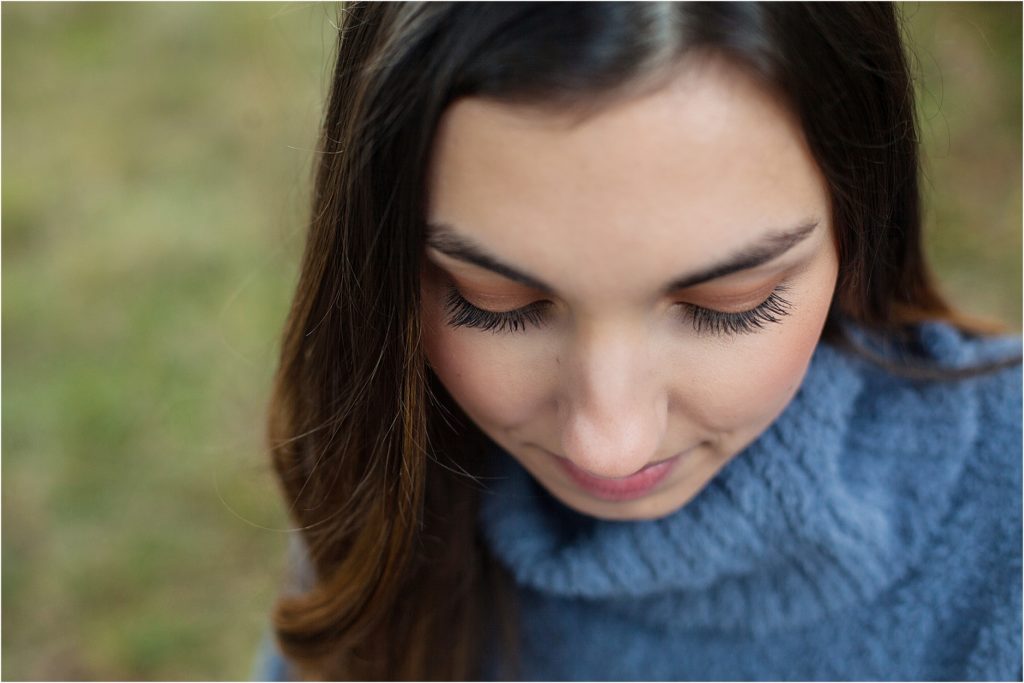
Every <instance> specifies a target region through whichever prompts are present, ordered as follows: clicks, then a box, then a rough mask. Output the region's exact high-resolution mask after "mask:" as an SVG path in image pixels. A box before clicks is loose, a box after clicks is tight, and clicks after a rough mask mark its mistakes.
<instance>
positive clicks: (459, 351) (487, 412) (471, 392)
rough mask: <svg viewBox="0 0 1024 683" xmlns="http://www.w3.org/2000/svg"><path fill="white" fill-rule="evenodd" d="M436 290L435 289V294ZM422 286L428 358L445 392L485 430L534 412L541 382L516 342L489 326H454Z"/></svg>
mask: <svg viewBox="0 0 1024 683" xmlns="http://www.w3.org/2000/svg"><path fill="white" fill-rule="evenodd" d="M434 296H436V295H434ZM430 297H431V292H430V290H429V289H428V288H424V299H423V301H424V303H423V305H422V308H421V313H422V320H423V338H422V339H423V346H424V351H425V353H426V355H427V360H428V361H429V362H430V365H431V367H432V368H433V369H434V372H435V374H437V377H438V379H440V380H441V383H442V384H443V385H444V387H445V389H447V390H448V393H449V394H451V396H452V398H453V399H454V400H455V401H456V403H458V404H459V407H461V408H462V410H463V411H465V413H466V414H467V415H468V416H469V417H470V418H472V419H473V420H474V422H476V423H477V425H479V426H480V427H481V428H482V429H483V430H484V431H485V432H491V431H492V430H496V429H511V428H515V427H516V426H517V425H519V424H521V423H523V422H526V421H527V420H529V418H530V416H531V415H534V414H536V412H537V409H538V405H539V403H540V401H541V397H542V395H543V388H542V387H540V386H538V384H537V382H536V378H537V375H536V373H535V372H531V371H530V366H531V363H533V364H534V366H535V362H534V361H533V360H531V359H528V358H525V357H524V354H523V353H522V351H521V350H517V349H516V348H515V344H514V343H511V344H510V343H505V338H504V337H501V336H498V335H494V334H492V333H490V332H485V331H480V330H476V329H470V328H464V327H461V328H453V327H451V326H450V325H448V324H447V323H445V312H444V310H443V308H442V306H441V305H440V303H439V301H438V300H437V299H433V298H430Z"/></svg>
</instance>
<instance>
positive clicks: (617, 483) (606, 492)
mask: <svg viewBox="0 0 1024 683" xmlns="http://www.w3.org/2000/svg"><path fill="white" fill-rule="evenodd" d="M691 450H693V449H692V448H691V449H687V450H685V451H681V452H679V453H677V454H676V455H674V456H672V457H671V458H668V459H667V460H660V461H658V462H652V463H651V464H649V465H647V466H645V467H644V468H643V469H640V470H638V471H636V472H634V473H633V474H631V475H629V476H628V477H614V478H612V477H600V476H597V475H595V474H591V473H590V472H587V471H586V470H583V469H580V468H579V467H577V466H576V465H575V464H573V463H572V461H571V460H569V459H568V458H563V457H561V456H557V455H554V454H552V453H549V455H551V457H553V458H554V459H555V460H556V461H557V462H558V465H559V466H560V467H561V468H562V470H563V471H564V472H565V473H566V474H568V475H569V478H570V479H572V481H573V482H574V483H575V484H576V485H577V486H578V487H579V488H581V489H582V490H584V491H586V492H587V493H589V494H590V495H592V496H594V497H596V498H600V499H602V500H607V501H624V500H633V499H635V498H641V497H643V496H645V495H647V494H648V493H650V492H651V491H652V490H654V488H655V487H656V486H657V485H658V483H659V482H661V481H662V480H663V479H665V477H667V476H668V475H669V474H670V473H671V472H672V470H673V469H675V467H676V465H677V463H679V461H680V460H682V459H683V456H685V455H686V454H687V453H689V452H690V451H691ZM546 452H547V451H546Z"/></svg>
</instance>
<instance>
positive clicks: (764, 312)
mask: <svg viewBox="0 0 1024 683" xmlns="http://www.w3.org/2000/svg"><path fill="white" fill-rule="evenodd" d="M787 289H788V288H787V287H786V285H785V284H780V285H779V286H777V287H776V288H775V289H774V290H772V293H771V294H769V295H768V298H767V299H765V300H764V301H762V302H761V303H759V304H758V305H757V306H754V307H753V308H752V309H750V310H749V311H740V312H738V313H727V312H725V311H716V310H714V309H712V308H705V307H703V306H697V305H696V304H687V303H681V304H679V305H680V306H683V308H685V309H686V311H687V313H688V314H689V318H690V320H691V321H692V323H693V329H694V330H695V331H696V332H697V333H698V334H703V333H707V334H713V335H719V336H726V335H733V334H748V333H750V332H754V331H756V330H760V329H763V328H764V326H765V325H766V324H767V323H779V322H782V318H783V317H784V316H787V315H789V309H790V308H791V306H792V304H790V302H789V301H787V300H786V299H784V298H782V296H781V293H782V292H785V291H787ZM549 304H550V302H547V301H538V302H535V303H532V304H529V305H528V306H524V307H523V308H517V309H515V310H513V311H503V312H500V313H495V312H494V311H485V310H482V309H480V308H477V307H476V306H474V305H473V304H471V303H469V302H468V301H467V300H466V299H465V297H463V296H462V295H461V294H460V293H459V290H458V289H456V288H455V286H454V285H449V287H448V296H447V298H446V299H445V308H446V309H447V310H448V313H449V316H450V317H449V318H448V324H449V325H451V326H452V327H475V328H479V329H481V330H484V331H489V332H494V333H495V334H508V333H512V332H522V331H525V330H526V326H527V325H534V326H535V327H541V326H542V325H543V324H544V322H545V318H544V311H545V309H546V308H547V307H548V305H549Z"/></svg>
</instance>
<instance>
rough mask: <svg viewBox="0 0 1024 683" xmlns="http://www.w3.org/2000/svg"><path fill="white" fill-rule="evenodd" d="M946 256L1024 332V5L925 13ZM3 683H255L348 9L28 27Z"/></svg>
mask: <svg viewBox="0 0 1024 683" xmlns="http://www.w3.org/2000/svg"><path fill="white" fill-rule="evenodd" d="M902 9H903V12H904V14H905V16H906V19H907V22H908V27H909V29H910V49H911V51H912V53H913V55H914V58H913V61H914V68H915V70H916V72H917V75H918V77H919V83H918V86H919V88H918V93H919V100H920V108H921V121H922V134H923V139H924V143H925V155H926V159H925V163H926V178H927V180H926V184H925V191H926V198H927V235H928V251H929V253H930V254H931V256H932V257H933V260H934V263H935V266H936V269H937V271H938V273H939V275H940V278H941V281H942V283H943V286H944V288H945V290H946V291H947V292H948V293H949V294H950V296H951V298H952V299H953V300H954V301H955V302H957V303H958V304H960V305H961V306H962V307H963V308H964V309H966V310H967V311H969V312H972V313H975V314H979V315H986V316H990V317H994V318H996V319H999V320H1002V321H1003V322H1005V323H1006V325H1007V326H1008V329H1009V330H1011V331H1014V332H1019V331H1020V329H1021V254H1022V251H1021V248H1022V247H1021V232H1022V230H1021V5H1020V4H1018V3H999V4H981V3H965V4H957V3H952V4H918V3H906V4H903V5H902ZM0 12H2V17H0V26H2V101H3V112H2V117H3V118H2V142H3V146H2V221H3V223H2V254H3V259H2V307H3V308H2V322H3V331H4V332H5V333H6V334H5V335H4V338H3V347H2V351H3V360H2V377H3V381H2V390H3V397H4V398H5V399H6V400H4V402H3V411H2V448H3V479H2V481H3V485H2V519H3V529H2V551H3V564H2V575H3V585H2V590H3V614H2V620H3V623H2V627H3V628H2V654H3V658H2V670H0V677H2V678H4V679H197V678H199V679H244V678H246V677H247V676H248V675H249V672H250V669H251V666H252V662H253V657H254V655H255V651H256V647H257V643H258V640H259V637H260V635H261V634H262V633H263V631H264V629H265V628H266V627H267V624H268V621H267V620H268V614H269V610H270V606H271V603H272V601H273V599H274V596H275V594H276V590H277V582H278V578H279V575H280V573H281V571H282V569H283V566H284V562H283V552H284V547H285V542H286V536H287V534H286V533H285V531H284V530H285V529H286V528H287V527H288V526H289V525H288V520H287V519H286V517H285V514H284V508H283V506H282V504H281V503H280V501H279V500H278V491H277V488H276V484H275V482H274V479H273V477H272V476H271V474H270V470H269V466H268V460H267V456H266V454H265V450H264V444H263V429H264V428H263V411H264V407H265V402H266V398H267V394H268V390H269V386H270V379H271V376H272V373H273V370H274V363H275V354H276V348H277V335H278V332H279V329H280V326H281V325H282V323H283V320H284V316H285V313H286V310H287V306H288V302H289V298H290V295H291V289H292V287H293V286H294V283H295V278H296V273H297V265H298V258H299V254H300V253H301V249H302V240H303V224H304V220H305V215H306V207H307V194H308V188H309V180H310V168H311V164H312V159H313V152H312V148H313V147H314V145H315V140H316V134H317V124H318V120H319V117H320V107H321V105H322V103H323V100H324V98H325V95H326V92H327V86H328V83H329V74H330V67H331V64H330V60H331V58H332V56H333V50H334V41H335V29H334V27H333V25H332V24H333V22H335V21H336V16H337V8H336V6H334V5H322V4H286V5H285V4H234V3H232V4H216V5H212V4H192V3H185V4H148V3H147V4H103V3H96V4H93V3H90V4H75V5H66V4H50V3H46V4H21V3H15V4H11V3H4V4H3V6H2V8H0Z"/></svg>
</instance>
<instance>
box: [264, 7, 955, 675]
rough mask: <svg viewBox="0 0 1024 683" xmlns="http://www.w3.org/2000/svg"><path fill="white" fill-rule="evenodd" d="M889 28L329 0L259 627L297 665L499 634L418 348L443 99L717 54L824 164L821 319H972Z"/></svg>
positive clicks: (362, 659) (867, 21)
mask: <svg viewBox="0 0 1024 683" xmlns="http://www.w3.org/2000/svg"><path fill="white" fill-rule="evenodd" d="M900 31H901V29H900V24H899V21H898V16H897V9H896V7H895V6H894V5H893V4H889V3H865V4H860V3H841V4H823V5H819V4H814V3H808V4H803V3H778V4H774V3H770V4H763V5H762V4H757V3H751V4H748V3H726V4H717V3H695V4H677V3H621V4H620V3H614V2H611V3H603V2H602V3H594V4H591V3H584V2H562V3H493V4H491V3H479V4H478V3H433V2H429V3H350V4H345V5H344V6H343V8H342V11H341V15H340V21H339V33H338V37H339V45H338V53H337V62H336V67H335V69H334V75H333V83H332V87H331V93H330V98H329V101H328V103H327V107H326V112H325V117H324V121H323V130H322V136H321V139H320V144H319V154H318V156H317V159H318V166H317V168H316V180H315V190H314V196H313V205H312V216H311V220H310V223H309V233H308V240H307V245H306V250H305V255H304V257H303V262H302V268H301V274H300V278H299V282H298V285H297V288H296V291H295V296H294V301H293V303H292V308H291V312H290V315H289V317H288V320H287V323H286V326H285V328H284V334H283V338H282V349H281V356H280V365H279V368H278V371H277V375H276V383H275V386H274V391H273V395H272V401H271V406H270V412H269V430H268V434H269V446H270V449H271V453H272V457H273V463H274V466H275V469H276V473H277V475H278V476H279V479H280V482H281V486H282V490H283V494H284V497H285V500H286V501H287V504H288V505H289V512H290V514H291V516H292V518H293V519H294V521H295V522H296V523H297V525H298V527H299V528H300V529H301V534H302V539H303V541H304V543H305V546H306V547H307V548H308V554H309V558H310V563H311V568H312V576H311V580H310V585H309V586H307V590H304V591H302V592H300V593H298V594H286V595H282V596H281V597H280V599H279V600H278V602H277V604H276V606H275V611H274V623H275V628H276V635H277V638H278V642H279V645H280V647H281V648H282V650H283V652H284V653H286V655H287V656H288V657H289V659H290V660H292V661H293V662H294V663H295V664H296V665H297V666H298V667H299V668H300V669H301V671H302V673H303V675H304V676H306V677H309V678H335V679H348V678H358V679H463V678H474V677H478V676H480V675H481V672H482V669H481V668H480V666H481V663H482V656H483V652H485V651H490V652H491V654H494V655H496V654H497V650H493V651H491V650H492V649H493V648H494V647H495V644H496V643H498V642H501V643H504V644H505V645H504V649H503V651H504V652H506V653H508V654H512V653H514V649H515V647H514V637H515V612H514V603H513V602H512V601H511V599H510V597H511V589H510V587H509V584H508V577H507V576H505V574H504V572H503V571H502V570H501V568H500V567H498V566H497V565H496V564H495V563H494V561H493V560H492V559H491V557H490V556H489V555H488V554H487V553H486V552H485V551H484V550H483V547H482V544H481V542H480V539H479V538H478V537H477V536H476V531H475V529H476V526H475V516H476V505H477V497H478V490H477V487H476V486H475V485H474V481H473V478H472V477H471V476H466V473H469V474H473V473H475V472H477V471H478V463H477V461H478V459H479V456H480V453H481V449H482V448H483V447H484V444H485V442H486V438H485V437H484V436H483V435H482V434H481V433H480V432H479V430H478V429H477V428H476V427H475V426H474V425H473V423H472V422H471V421H470V420H469V419H468V418H466V416H465V415H464V414H463V413H462V412H461V411H460V410H459V408H458V406H457V405H455V404H454V402H453V401H452V400H451V398H450V396H448V395H447V393H446V392H445V391H444V389H443V387H441V386H440V384H439V383H438V382H437V381H436V378H435V377H434V376H433V375H432V373H431V371H430V370H429V368H428V367H427V365H426V362H425V359H424V355H423V352H422V349H421V346H420V343H419V340H420V321H419V315H418V310H419V309H418V307H419V301H418V295H419V278H420V273H419V264H420V259H421V255H422V250H423V242H424V220H425V216H424V207H425V204H426V201H425V200H426V197H425V189H424V188H425V187H426V183H425V174H426V169H427V167H428V163H429V156H430V151H431V146H432V142H433V137H434V131H435V128H436V126H437V123H438V120H439V118H440V117H441V115H442V113H443V111H444V110H445V108H446V107H447V106H448V105H449V104H450V103H451V102H452V101H453V100H454V99H456V98H459V97H467V96H474V97H485V98H491V99H494V100H498V101H502V102H507V103H517V104H529V105H533V106H537V107H550V108H553V109H558V110H566V109H576V110H578V112H579V114H580V115H581V116H587V115H589V114H590V113H591V112H594V111H596V110H598V109H599V108H600V107H601V106H602V105H603V104H604V103H606V102H610V101H612V100H614V99H616V98H621V97H625V96H628V95H629V94H630V93H633V92H636V91H637V90H638V89H641V88H650V87H656V86H657V84H658V82H659V78H661V77H663V76H665V75H667V74H668V73H669V72H670V71H671V67H672V66H673V65H675V64H677V63H678V62H679V60H680V59H682V58H684V57H686V56H687V55H691V54H695V53H696V52H698V51H706V52H712V53H715V54H718V55H721V56H724V57H726V58H728V59H730V60H733V61H735V62H736V63H738V64H740V65H742V66H743V67H745V68H746V69H748V70H749V72H750V73H752V74H754V75H755V76H756V77H757V78H758V79H760V81H761V82H762V83H763V84H764V85H765V87H767V88H770V89H772V90H773V91H774V92H776V93H778V94H779V95H780V96H781V97H783V98H784V101H786V102H787V103H788V104H789V107H790V108H791V110H792V111H793V112H794V114H795V115H796V116H797V118H798V120H799V121H800V123H801V125H802V128H803V131H804V133H805V135H806V139H807V142H808V144H809V146H810V149H811V151H812V153H813V155H814V157H815V159H816V161H817V163H818V165H819V166H820V168H821V171H822V172H823V174H824V176H825V178H826V179H827V183H828V190H829V194H830V200H831V207H832V224H833V225H834V226H835V231H836V237H837V243H838V249H839V258H840V278H839V283H838V287H837V290H836V294H835V298H834V300H833V306H832V311H831V313H830V317H829V321H828V323H827V324H826V328H825V335H826V336H827V337H829V338H832V339H834V340H838V341H843V340H844V339H845V340H846V342H847V343H848V342H849V339H848V338H847V337H846V336H845V335H844V332H843V329H844V328H843V325H844V323H845V322H853V323H856V324H858V325H860V326H862V327H864V328H867V329H873V330H877V331H879V332H881V333H888V334H893V335H898V334H901V333H902V332H903V331H904V330H906V329H907V328H909V327H910V326H912V325H913V324H914V323H916V322H919V321H922V320H946V321H951V322H953V323H954V324H958V325H959V326H960V327H962V328H963V329H965V330H967V329H970V328H971V325H969V324H968V323H967V322H966V321H965V320H964V319H962V318H960V317H958V316H957V315H955V314H954V313H953V311H952V310H951V309H950V307H949V306H948V305H947V304H946V302H945V301H944V300H943V298H942V297H941V296H940V294H939V293H938V292H937V290H936V288H935V286H934V284H933V281H932V278H931V276H930V274H929V271H928V268H927V266H926V263H925V259H924V255H923V252H922V246H921V205H920V197H919V190H918V136H917V127H916V117H915V109H914V94H913V89H912V82H911V78H910V75H909V72H908V66H907V60H906V57H905V55H904V51H903V44H902V41H901V32H900ZM502 634H503V635H502ZM499 636H502V637H499ZM512 660H514V657H510V661H512ZM506 675H509V674H506Z"/></svg>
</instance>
